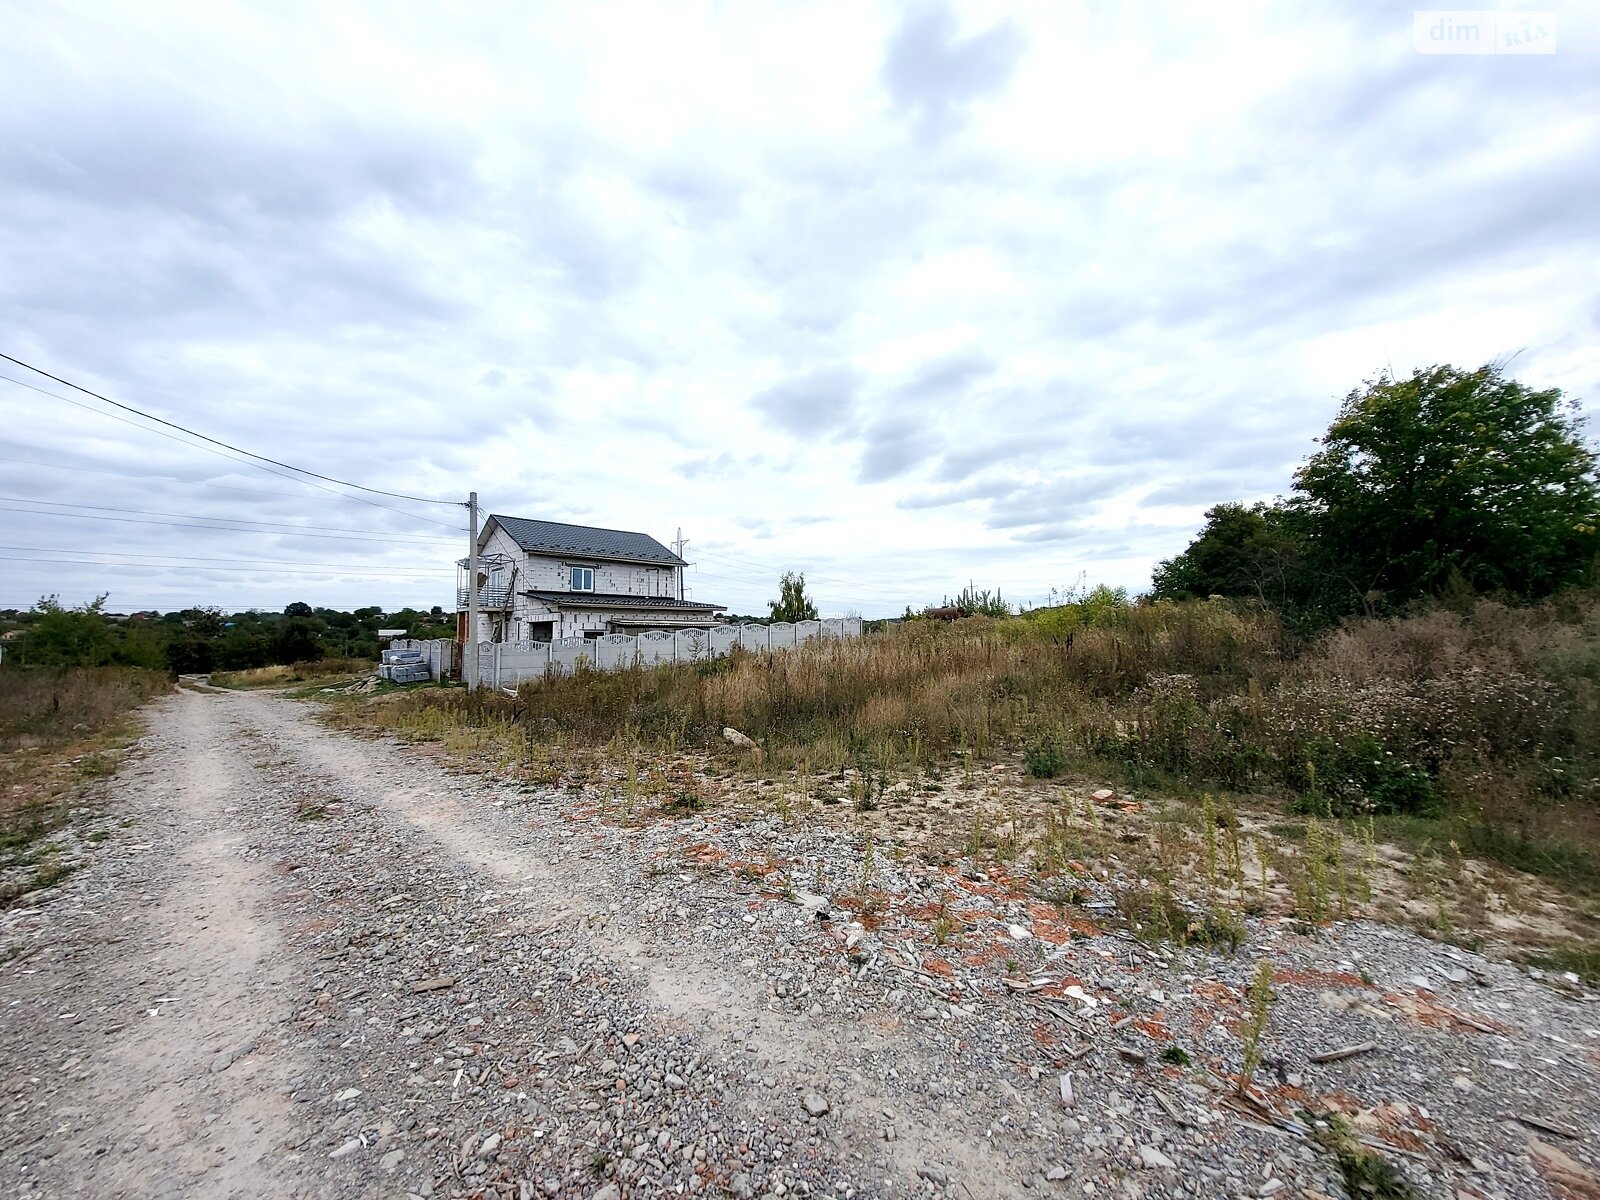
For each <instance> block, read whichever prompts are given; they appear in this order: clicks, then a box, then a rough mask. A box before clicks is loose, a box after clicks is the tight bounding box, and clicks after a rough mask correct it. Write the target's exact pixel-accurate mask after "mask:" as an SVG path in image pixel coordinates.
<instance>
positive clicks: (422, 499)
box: [0, 352, 461, 508]
mask: <svg viewBox="0 0 1600 1200" xmlns="http://www.w3.org/2000/svg"><path fill="white" fill-rule="evenodd" d="M0 358H3V359H5V360H6V361H7V362H11V363H16V364H17V366H19V367H22V368H23V369H24V370H28V371H32V372H33V373H34V374H35V375H43V376H44V377H45V378H46V379H53V380H55V381H56V382H57V383H59V384H63V385H65V386H66V387H69V388H71V389H72V390H73V391H75V392H82V393H83V394H84V395H85V396H93V397H94V398H95V399H96V400H100V401H103V402H104V403H106V404H109V405H111V406H112V407H113V408H120V409H121V410H122V411H123V412H130V413H134V414H136V415H138V416H141V417H143V418H144V419H145V420H147V421H154V422H155V423H156V424H158V425H165V426H166V427H167V428H168V429H176V430H179V431H180V432H182V433H187V434H188V435H189V436H190V437H197V438H199V439H200V440H201V441H203V442H210V443H211V444H212V445H213V446H221V447H222V448H223V449H224V450H232V451H233V452H234V453H235V454H243V455H245V456H246V457H247V458H253V459H256V460H257V461H259V462H264V463H271V464H272V465H273V466H275V467H282V468H284V469H285V470H287V471H294V472H295V473H296V474H299V475H309V476H311V478H313V479H320V480H322V481H323V482H324V483H336V484H338V485H339V486H340V487H347V488H355V489H356V490H357V491H358V492H370V493H371V494H372V495H374V496H388V497H389V498H390V499H391V500H410V501H412V502H413V503H416V504H446V505H451V506H453V507H458V508H459V507H460V506H461V505H460V501H457V500H435V499H432V498H431V497H428V496H411V495H408V494H406V493H405V492H386V491H384V490H383V489H382V488H373V487H367V486H366V485H365V484H360V483H351V482H350V481H349V480H347V479H335V478H334V477H333V476H332V475H319V474H318V473H317V472H316V471H308V470H307V469H306V468H305V467H297V466H294V465H293V464H292V463H286V462H280V461H278V460H277V459H275V458H268V457H267V456H266V455H265V454H257V453H255V452H254V451H252V450H245V449H242V448H241V447H239V446H234V445H230V444H229V443H227V442H223V441H219V440H218V439H216V438H214V437H211V436H209V435H208V434H204V433H200V432H198V431H196V430H193V429H190V428H188V427H187V426H185V425H179V424H178V423H177V422H175V421H168V420H167V419H166V418H164V417H158V416H156V415H155V414H154V413H147V412H145V411H144V410H143V409H140V408H135V407H134V406H133V405H131V404H124V403H122V401H120V400H113V399H111V397H109V396H102V395H101V394H100V393H99V392H93V391H90V390H89V389H88V388H86V387H84V386H83V385H82V384H77V383H73V382H72V380H70V379H63V378H61V376H59V375H52V374H50V372H49V371H46V370H44V369H43V368H42V367H36V366H34V365H33V364H32V363H26V362H23V361H22V360H21V359H20V358H13V357H12V356H11V355H9V354H6V353H4V352H0Z"/></svg>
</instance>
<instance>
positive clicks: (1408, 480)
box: [1288, 364, 1600, 608]
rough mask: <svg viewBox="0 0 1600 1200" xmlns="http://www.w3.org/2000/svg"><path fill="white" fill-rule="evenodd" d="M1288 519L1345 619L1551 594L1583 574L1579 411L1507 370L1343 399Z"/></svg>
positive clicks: (1592, 487)
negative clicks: (1434, 599) (1422, 603)
mask: <svg viewBox="0 0 1600 1200" xmlns="http://www.w3.org/2000/svg"><path fill="white" fill-rule="evenodd" d="M1321 444H1322V449H1321V450H1319V451H1318V452H1317V453H1316V454H1314V455H1312V456H1311V458H1310V459H1309V460H1307V462H1306V463H1305V465H1304V466H1303V467H1301V469H1300V471H1299V472H1298V473H1297V474H1296V476H1295V491H1296V493H1297V494H1296V495H1295V496H1294V497H1293V498H1292V499H1291V500H1290V501H1289V505H1288V507H1289V508H1290V509H1291V511H1292V512H1293V513H1294V515H1295V517H1296V518H1298V519H1297V520H1296V521H1295V524H1297V525H1298V526H1299V527H1300V528H1301V529H1302V530H1304V531H1305V534H1306V535H1307V541H1308V543H1309V544H1308V545H1307V550H1308V551H1309V553H1310V554H1311V555H1312V556H1313V557H1314V559H1315V560H1316V563H1317V567H1318V568H1319V574H1321V575H1322V577H1323V579H1324V582H1325V584H1326V583H1331V582H1333V581H1334V580H1335V579H1337V580H1338V581H1340V586H1339V588H1338V590H1344V589H1346V588H1347V589H1348V591H1347V593H1346V595H1347V597H1348V600H1347V603H1348V605H1349V607H1350V608H1360V607H1370V606H1372V604H1373V602H1374V601H1377V602H1378V603H1379V604H1381V606H1382V607H1389V606H1391V605H1393V604H1396V603H1403V602H1405V601H1407V600H1411V599H1414V598H1416V597H1419V596H1425V595H1430V594H1438V593H1439V592H1440V591H1441V590H1442V589H1443V588H1444V586H1445V585H1446V583H1448V582H1450V581H1451V580H1452V578H1453V577H1458V578H1459V579H1460V580H1464V581H1465V582H1466V583H1468V584H1470V585H1471V586H1472V587H1473V588H1475V589H1477V590H1479V591H1488V592H1498V591H1505V592H1511V593H1514V594H1517V595H1522V596H1539V595H1544V594H1547V593H1549V592H1551V591H1553V590H1554V589H1556V588H1558V587H1561V586H1562V585H1563V584H1567V583H1572V582H1576V581H1578V580H1579V579H1581V578H1582V577H1583V576H1584V575H1585V573H1586V572H1587V571H1588V569H1589V567H1590V564H1591V563H1592V562H1593V560H1594V556H1595V551H1596V548H1597V539H1596V529H1597V527H1600V489H1597V486H1596V479H1595V457H1594V455H1593V454H1592V453H1591V452H1590V451H1589V449H1588V448H1587V447H1586V446H1585V445H1584V442H1583V438H1582V417H1581V416H1580V413H1579V409H1578V405H1577V402H1576V401H1570V400H1566V399H1564V398H1563V396H1562V394H1561V392H1560V390H1559V389H1556V388H1550V389H1547V390H1544V391H1536V390H1534V389H1533V388H1530V387H1527V386H1525V385H1523V384H1521V383H1518V382H1517V381H1516V380H1514V379H1508V378H1506V376H1505V374H1504V371H1503V368H1502V367H1501V366H1500V365H1499V364H1489V365H1487V366H1484V367H1480V368H1478V369H1477V370H1475V371H1463V370H1460V369H1458V368H1455V367H1450V366H1435V367H1430V368H1427V369H1426V370H1418V371H1415V372H1413V373H1412V374H1411V376H1410V377H1409V378H1405V379H1394V378H1390V377H1387V376H1385V377H1381V378H1379V379H1378V380H1376V381H1374V382H1369V383H1367V384H1366V385H1365V386H1364V387H1362V388H1359V389H1357V390H1355V391H1352V392H1351V393H1350V394H1349V395H1348V396H1346V397H1345V400H1344V404H1343V406H1342V407H1341V409H1340V411H1339V415H1338V417H1337V419H1335V421H1334V422H1333V424H1332V425H1331V426H1330V427H1329V428H1328V432H1327V434H1326V436H1324V437H1323V438H1322V439H1321Z"/></svg>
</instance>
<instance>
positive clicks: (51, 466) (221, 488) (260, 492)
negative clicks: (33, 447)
mask: <svg viewBox="0 0 1600 1200" xmlns="http://www.w3.org/2000/svg"><path fill="white" fill-rule="evenodd" d="M4 378H6V376H3V375H0V379H4ZM107 415H109V414H107ZM150 432H151V433H154V432H155V430H153V429H152V430H151V431H150ZM187 444H188V443H185V445H187ZM0 463H16V464H17V465H18V466H22V467H42V468H44V469H45V470H48V471H78V472H81V473H83V474H86V475H109V476H111V477H113V478H115V479H137V480H141V481H142V482H144V483H176V484H180V485H182V486H184V487H201V488H210V489H212V490H213V491H218V492H242V493H243V494H244V495H247V496H282V497H284V498H285V499H289V500H305V499H308V497H307V496H305V495H304V494H303V493H301V492H279V491H274V490H273V489H271V488H247V487H235V486H234V485H232V484H228V483H212V482H211V481H210V480H205V479H180V478H178V477H177V476H176V475H136V474H134V473H133V472H132V471H107V470H106V469H105V468H103V467H83V466H78V465H76V464H74V463H62V462H40V461H39V460H38V459H34V458H8V457H6V456H4V455H0ZM274 474H276V472H274ZM297 482H305V481H303V480H302V481H297ZM335 498H336V499H339V500H347V501H349V502H350V503H352V504H367V503H369V502H368V501H366V500H363V499H362V498H361V497H360V496H340V495H338V494H337V493H335ZM373 507H375V508H382V509H385V510H386V511H388V512H396V513H401V514H402V515H404V516H407V517H413V516H414V517H415V518H416V519H417V520H419V521H429V518H428V517H424V516H422V515H421V514H419V513H408V512H406V511H405V510H404V509H399V508H391V507H390V506H389V505H387V504H379V505H373ZM430 523H431V524H434V525H442V526H444V528H446V529H454V528H455V526H453V525H445V524H444V522H442V521H430ZM459 532H461V533H466V532H467V529H466V527H465V526H462V527H461V529H460V530H459ZM428 536H434V537H437V536H438V535H437V534H433V535H428ZM442 540H447V541H457V540H459V539H456V538H448V539H442Z"/></svg>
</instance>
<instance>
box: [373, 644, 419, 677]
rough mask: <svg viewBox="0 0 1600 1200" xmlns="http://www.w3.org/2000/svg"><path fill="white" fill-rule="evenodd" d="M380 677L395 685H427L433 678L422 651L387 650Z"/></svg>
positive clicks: (379, 668)
mask: <svg viewBox="0 0 1600 1200" xmlns="http://www.w3.org/2000/svg"><path fill="white" fill-rule="evenodd" d="M378 677H379V678H380V679H388V680H391V681H392V682H394V683H425V682H426V681H427V680H429V679H430V678H432V675H431V673H430V672H429V670H428V660H427V659H426V658H424V657H423V655H422V651H420V650H385V651H384V652H383V661H382V662H381V663H379V665H378Z"/></svg>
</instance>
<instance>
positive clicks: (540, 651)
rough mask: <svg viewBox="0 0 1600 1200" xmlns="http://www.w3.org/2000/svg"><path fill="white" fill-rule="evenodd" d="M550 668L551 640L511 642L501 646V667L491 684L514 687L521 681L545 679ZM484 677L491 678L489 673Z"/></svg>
mask: <svg viewBox="0 0 1600 1200" xmlns="http://www.w3.org/2000/svg"><path fill="white" fill-rule="evenodd" d="M549 669H550V643H549V642H509V643H507V644H505V645H503V646H501V647H500V667H499V674H497V675H496V676H495V677H494V678H493V680H492V681H490V686H492V687H509V688H514V687H516V686H517V685H518V684H519V683H527V682H528V681H529V680H533V679H543V678H544V677H545V673H546V672H547V671H549ZM484 679H485V680H486V681H487V680H490V677H489V676H488V675H485V676H484Z"/></svg>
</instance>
